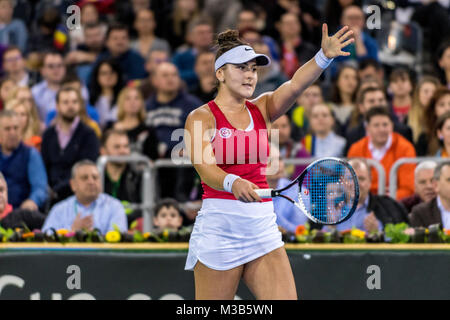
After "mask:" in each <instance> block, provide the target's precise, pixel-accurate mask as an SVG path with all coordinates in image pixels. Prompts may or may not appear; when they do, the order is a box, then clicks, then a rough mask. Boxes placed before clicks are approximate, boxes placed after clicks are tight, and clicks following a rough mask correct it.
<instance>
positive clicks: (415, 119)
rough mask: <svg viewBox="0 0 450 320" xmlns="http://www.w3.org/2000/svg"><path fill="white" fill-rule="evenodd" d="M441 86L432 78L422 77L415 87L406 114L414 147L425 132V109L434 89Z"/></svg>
mask: <svg viewBox="0 0 450 320" xmlns="http://www.w3.org/2000/svg"><path fill="white" fill-rule="evenodd" d="M440 85H441V83H440V82H439V80H438V79H437V78H435V77H432V76H423V77H422V78H421V79H420V80H419V82H418V83H417V85H416V88H415V89H414V94H413V100H412V104H411V110H409V113H408V119H407V125H408V126H409V127H410V128H411V130H412V133H413V142H414V144H415V145H416V144H417V143H418V140H419V136H420V135H421V134H422V133H424V132H425V129H426V128H425V126H424V125H423V120H424V118H425V108H426V107H427V105H428V104H429V103H430V100H431V98H432V97H433V95H434V92H435V91H436V89H437V88H438V87H439V86H440ZM416 151H417V150H416Z"/></svg>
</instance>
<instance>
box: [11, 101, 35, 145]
mask: <svg viewBox="0 0 450 320" xmlns="http://www.w3.org/2000/svg"><path fill="white" fill-rule="evenodd" d="M5 109H6V110H11V111H13V112H14V113H15V114H16V115H17V117H18V119H19V130H20V132H19V134H20V136H21V138H22V142H23V143H24V144H25V145H27V146H29V147H35V148H36V149H37V150H41V143H42V138H41V134H42V131H41V123H40V121H39V116H38V114H37V110H36V109H35V108H30V107H29V104H26V103H25V102H23V100H18V99H11V100H9V101H8V103H7V104H6V106H5Z"/></svg>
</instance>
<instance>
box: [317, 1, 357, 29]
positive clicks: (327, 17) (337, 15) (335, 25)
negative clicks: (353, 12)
mask: <svg viewBox="0 0 450 320" xmlns="http://www.w3.org/2000/svg"><path fill="white" fill-rule="evenodd" d="M361 2H362V1H361V0H327V1H326V3H325V7H324V9H323V10H324V16H323V23H326V24H328V32H329V33H330V34H334V33H336V32H337V31H338V30H339V27H340V25H341V19H342V13H343V11H344V9H345V8H347V7H349V6H355V5H356V6H359V7H361V5H362V3H361Z"/></svg>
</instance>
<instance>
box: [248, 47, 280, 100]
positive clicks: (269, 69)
mask: <svg viewBox="0 0 450 320" xmlns="http://www.w3.org/2000/svg"><path fill="white" fill-rule="evenodd" d="M253 49H255V52H257V53H262V54H265V55H267V56H268V57H270V50H269V47H268V46H267V45H266V44H265V43H264V42H262V41H261V42H257V43H255V44H254V45H253ZM257 72H258V82H257V83H256V87H255V92H254V93H253V96H254V97H258V96H259V95H260V94H262V93H265V92H268V91H275V90H276V89H278V88H279V87H280V86H281V85H282V84H283V83H285V82H286V81H287V80H288V79H287V78H286V76H285V75H284V74H283V72H281V69H280V65H279V64H278V62H276V61H273V60H272V63H271V64H270V65H268V66H265V67H259V68H257Z"/></svg>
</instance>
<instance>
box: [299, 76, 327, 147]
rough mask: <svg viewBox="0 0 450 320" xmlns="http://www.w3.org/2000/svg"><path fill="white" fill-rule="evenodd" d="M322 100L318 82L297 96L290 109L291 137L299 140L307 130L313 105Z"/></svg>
mask: <svg viewBox="0 0 450 320" xmlns="http://www.w3.org/2000/svg"><path fill="white" fill-rule="evenodd" d="M322 102H323V95H322V88H321V87H320V85H319V82H314V83H313V84H312V85H310V86H309V87H308V88H306V90H305V91H303V92H302V94H301V95H300V96H299V97H298V98H297V101H296V104H295V105H294V107H293V108H292V109H291V121H292V126H293V129H292V135H291V136H292V138H293V139H294V140H296V141H299V140H301V139H302V138H303V137H304V136H305V135H306V134H307V133H308V132H309V118H310V114H311V109H312V107H313V106H314V105H316V104H319V103H322Z"/></svg>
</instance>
